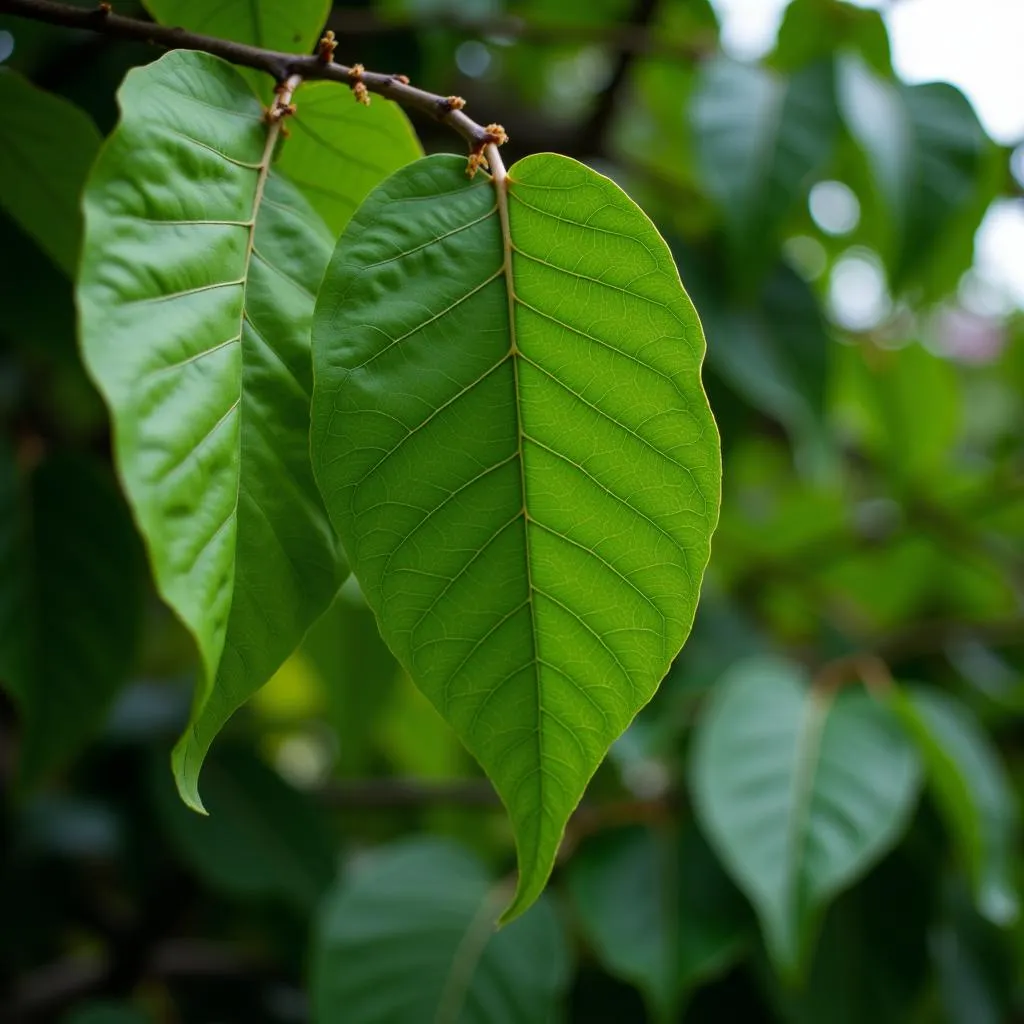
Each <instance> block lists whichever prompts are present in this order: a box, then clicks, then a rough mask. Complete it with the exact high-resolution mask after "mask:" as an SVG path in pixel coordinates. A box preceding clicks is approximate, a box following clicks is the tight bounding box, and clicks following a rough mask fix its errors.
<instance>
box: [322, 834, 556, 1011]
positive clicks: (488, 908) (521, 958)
mask: <svg viewBox="0 0 1024 1024" xmlns="http://www.w3.org/2000/svg"><path fill="white" fill-rule="evenodd" d="M370 856H371V857H372V858H373V859H372V860H371V861H370V862H369V863H368V864H366V865H364V866H363V867H362V868H361V869H357V870H356V871H355V872H354V873H353V877H352V878H351V879H348V880H346V881H344V882H343V883H341V884H340V885H339V886H338V888H337V889H336V890H334V892H332V893H331V894H329V895H328V897H327V898H326V900H325V902H324V906H323V912H322V915H321V919H320V922H319V925H318V927H317V931H316V937H315V940H314V954H313V977H312V985H311V988H312V996H313V1020H314V1022H315V1024H422V1022H424V1021H432V1022H434V1024H555V1021H557V1020H558V1019H559V1007H560V1003H561V1001H562V996H563V993H564V991H565V988H566V986H567V984H568V980H569V978H568V972H569V955H568V950H567V948H566V940H565V935H564V933H563V931H562V927H561V924H560V922H559V920H558V918H557V916H556V914H555V911H554V908H553V907H552V906H551V905H550V903H549V902H548V901H547V900H544V899H542V900H541V901H540V902H539V903H538V904H537V905H536V906H535V907H533V908H532V910H531V911H530V913H529V914H527V915H526V916H524V917H523V918H522V919H521V920H519V921H516V922H515V923H513V924H512V925H510V926H509V927H508V928H503V929H501V930H500V931H495V929H494V918H495V915H496V914H497V913H498V911H499V909H500V907H501V903H502V900H503V899H504V898H505V895H503V894H502V892H501V891H500V890H498V889H496V888H495V887H494V886H493V885H492V882H491V880H490V878H488V876H487V874H486V872H485V870H484V868H483V865H482V864H481V863H480V862H479V861H478V860H477V859H476V858H475V857H473V856H472V855H471V854H469V853H468V852H467V851H466V850H463V849H462V848H460V847H458V846H454V845H452V844H450V843H447V842H440V841H437V840H419V841H415V840H414V841H411V842H405V843H400V844H396V845H394V846H392V847H391V848H390V849H386V850H382V851H378V852H376V853H374V854H371V855H370Z"/></svg>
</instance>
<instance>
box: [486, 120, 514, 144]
mask: <svg viewBox="0 0 1024 1024" xmlns="http://www.w3.org/2000/svg"><path fill="white" fill-rule="evenodd" d="M484 131H485V132H487V141H488V142H493V143H494V145H495V146H504V145H505V143H506V142H508V136H507V135H506V134H505V129H504V128H502V127H501V125H500V124H489V125H488V126H487V127H486V128H485V129H484Z"/></svg>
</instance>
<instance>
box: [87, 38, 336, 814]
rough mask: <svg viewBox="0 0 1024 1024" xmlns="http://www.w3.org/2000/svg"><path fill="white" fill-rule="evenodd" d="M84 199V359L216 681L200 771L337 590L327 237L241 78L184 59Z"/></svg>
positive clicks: (130, 126) (193, 736)
mask: <svg viewBox="0 0 1024 1024" xmlns="http://www.w3.org/2000/svg"><path fill="white" fill-rule="evenodd" d="M119 98H120V103H121V110H122V119H121V123H120V124H119V126H118V128H117V130H116V131H115V132H114V134H113V136H112V137H111V139H110V140H109V142H108V143H107V145H106V146H105V147H104V150H103V152H102V154H101V157H100V159H99V161H98V162H97V165H96V167H95V169H94V171H93V174H92V177H91V179H90V182H89V185H88V189H87V192H86V199H85V207H86V237H85V252H84V259H83V267H82V277H81V281H80V285H79V295H78V298H79V308H80V313H81V327H82V347H83V350H84V355H85V360H86V363H87V365H88V367H89V369H90V372H91V373H92V375H93V377H94V379H95V380H96V382H97V384H98V385H99V388H100V391H101V392H102V393H103V395H104V397H105V398H106V400H107V403H108V405H109V407H110V410H111V415H112V417H113V421H114V435H115V442H116V456H117V461H118V465H119V468H120V472H121V476H122V478H123V480H124V483H125V487H126V490H127V493H128V497H129V499H130V501H131V503H132V505H133V507H134V510H135V515H136V518H137V519H138V521H139V524H140V526H141V528H142V532H143V535H144V537H145V539H146V541H147V544H148V546H149V554H150V559H151V561H152V563H153V568H154V574H155V578H156V582H157V585H158V587H159V589H160V592H161V594H162V595H163V597H164V598H165V600H166V601H167V602H168V604H170V606H171V607H172V608H173V609H174V610H175V611H176V612H177V613H178V615H179V616H180V617H181V619H182V620H183V621H184V623H185V624H186V625H187V626H188V628H189V629H190V630H191V632H192V633H193V635H194V636H195V639H196V642H197V644H198V646H199V651H200V654H201V658H202V665H203V673H202V678H201V680H200V684H199V687H198V690H197V696H196V703H195V709H194V712H193V719H192V722H191V724H190V726H189V729H188V731H187V733H186V735H185V737H183V739H182V741H181V743H180V744H179V746H178V748H177V750H176V753H175V770H176V774H177V777H178V783H179V788H180V789H181V791H182V794H183V796H184V797H185V799H186V800H188V801H189V802H190V803H191V804H193V805H194V806H197V807H199V806H201V804H200V801H199V796H198V790H197V779H198V774H199V767H200V765H201V763H202V759H203V757H204V755H205V753H206V750H207V749H208V748H209V745H210V743H211V742H212V740H213V737H214V736H215V735H216V734H217V732H218V731H219V729H220V727H221V726H222V725H223V723H224V722H225V721H226V719H227V718H228V716H229V715H230V714H231V713H232V712H233V711H234V710H235V708H237V707H238V706H239V705H240V704H241V703H242V702H243V701H244V700H245V699H246V697H248V696H249V695H250V694H251V693H252V692H253V691H254V690H256V689H257V688H258V687H259V686H261V685H262V684H263V683H265V682H266V681H267V679H269V678H270V676H271V675H272V674H273V673H274V671H275V670H276V669H277V667H278V666H279V665H280V664H281V662H282V661H284V659H285V658H286V657H287V655H288V654H289V653H290V652H291V651H292V650H293V649H294V647H295V646H296V645H297V644H298V642H299V640H300V639H301V638H302V635H303V633H304V632H305V630H306V629H307V627H308V626H309V625H310V623H311V622H312V621H313V620H314V619H315V618H316V617H317V616H318V615H319V614H320V613H321V612H322V611H323V610H324V608H325V607H326V606H327V604H328V603H329V602H330V600H331V598H332V597H333V596H334V594H335V592H336V590H337V587H338V584H339V580H340V576H341V562H340V561H339V558H338V555H337V552H336V543H335V540H334V537H333V534H332V532H331V529H330V526H329V524H328V522H327V518H326V516H325V514H324V512H323V507H322V504H321V502H320V498H319V495H318V494H317V492H316V488H315V485H314V482H313V478H312V472H311V470H310V466H309V459H308V454H307V452H308V428H309V395H310V390H311V379H310V376H311V371H310V365H309V321H310V316H311V314H312V309H313V295H314V291H315V289H316V287H317V284H318V282H319V280H320V276H321V274H322V272H323V268H324V265H325V263H326V260H327V258H328V254H329V250H330V237H329V235H328V234H327V232H326V230H325V228H324V227H323V224H322V222H321V221H320V219H319V217H317V215H316V214H315V213H314V211H313V210H312V209H311V208H310V206H309V205H308V203H307V202H306V201H305V200H304V199H303V198H302V196H301V195H300V194H299V193H298V191H297V190H296V189H295V188H294V187H293V186H291V185H289V184H288V182H286V181H285V180H284V179H282V178H278V177H276V176H274V175H273V174H271V173H269V161H270V156H271V152H272V150H273V145H274V142H275V138H274V135H275V132H274V131H273V130H270V131H269V132H268V129H267V126H266V125H265V124H264V122H263V111H262V108H261V106H260V103H259V101H258V100H257V99H256V97H255V96H254V95H253V93H252V92H251V90H250V89H249V87H248V86H247V85H246V84H245V82H244V81H243V80H242V79H241V78H240V77H239V76H238V74H237V72H236V71H235V70H234V69H233V68H231V67H230V66H228V65H227V64H224V63H223V62H221V61H219V60H217V59H216V58H214V57H210V56H207V55H205V54H198V53H186V52H181V51H177V52H174V53H170V54H168V55H167V56H165V57H163V58H162V59H161V60H159V61H157V62H156V63H155V64H152V65H149V66H148V67H145V68H141V69H138V70H135V71H132V72H131V73H130V74H129V76H128V78H127V80H126V82H125V84H124V86H123V87H122V89H121V92H120V94H119Z"/></svg>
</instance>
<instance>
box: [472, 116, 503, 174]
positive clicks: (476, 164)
mask: <svg viewBox="0 0 1024 1024" xmlns="http://www.w3.org/2000/svg"><path fill="white" fill-rule="evenodd" d="M506 142H508V135H506V134H505V129H504V128H502V127H501V125H500V124H489V125H488V126H487V127H486V128H485V129H484V136H483V138H482V139H480V140H479V141H477V142H476V143H474V145H473V148H472V149H471V150H470V151H469V157H468V158H467V160H466V176H467V177H469V178H473V177H476V172H477V171H479V170H480V168H481V167H485V168H488V169H490V163H489V162H488V160H487V157H486V155H485V150H486V149H487V147H488V146H495V147H497V146H501V145H503V144H504V143H506ZM494 152H495V153H497V152H498V151H497V149H495V151H494Z"/></svg>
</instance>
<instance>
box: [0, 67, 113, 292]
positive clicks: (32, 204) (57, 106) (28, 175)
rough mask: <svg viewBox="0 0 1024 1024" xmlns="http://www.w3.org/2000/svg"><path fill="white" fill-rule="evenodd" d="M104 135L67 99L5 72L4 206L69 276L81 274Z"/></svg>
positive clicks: (0, 130)
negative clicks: (84, 199) (94, 170)
mask: <svg viewBox="0 0 1024 1024" xmlns="http://www.w3.org/2000/svg"><path fill="white" fill-rule="evenodd" d="M99 147H100V134H99V132H98V131H97V130H96V126H95V125H94V124H93V123H92V121H90V120H89V118H88V117H87V116H86V115H85V114H84V113H83V112H82V111H81V110H79V109H78V107H76V106H74V105H73V104H71V103H69V102H68V101H67V100H64V99H61V98H59V97H57V96H53V95H52V94H50V93H48V92H44V91H43V90H42V89H37V88H36V87H35V86H34V85H32V84H31V83H29V82H28V81H27V80H26V79H24V78H22V77H21V75H19V74H18V73H17V72H16V71H11V70H9V69H7V68H0V204H2V205H3V207H4V209H5V210H6V211H7V213H8V214H10V216H11V217H12V218H14V220H15V221H17V223H18V224H19V225H21V227H22V228H23V229H24V230H25V232H26V233H27V234H29V235H31V236H32V237H33V238H34V239H35V240H36V241H37V242H38V243H39V245H40V246H41V247H42V249H43V250H44V251H45V252H46V253H47V254H48V255H49V256H50V258H51V259H52V260H53V261H54V263H56V264H57V266H59V267H60V268H61V270H63V271H64V273H66V274H67V275H68V276H69V277H74V276H75V274H76V272H77V270H78V254H79V250H80V247H81V238H82V213H81V210H80V202H81V196H82V189H83V188H84V186H85V179H86V175H87V174H88V173H89V167H90V165H91V164H92V162H93V159H94V158H95V156H96V153H97V151H98V150H99Z"/></svg>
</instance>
